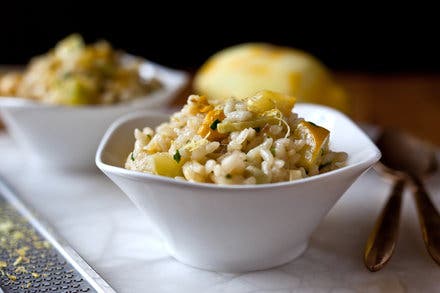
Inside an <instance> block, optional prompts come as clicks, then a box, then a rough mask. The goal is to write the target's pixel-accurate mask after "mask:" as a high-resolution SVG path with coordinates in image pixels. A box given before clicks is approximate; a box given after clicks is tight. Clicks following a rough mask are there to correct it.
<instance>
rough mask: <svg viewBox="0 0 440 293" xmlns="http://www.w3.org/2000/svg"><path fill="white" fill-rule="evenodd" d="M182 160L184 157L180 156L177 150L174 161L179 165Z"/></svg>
mask: <svg viewBox="0 0 440 293" xmlns="http://www.w3.org/2000/svg"><path fill="white" fill-rule="evenodd" d="M181 158H182V157H181V156H180V153H179V150H177V151H176V152H175V153H174V156H173V159H174V161H176V162H177V163H179V162H180V159H181Z"/></svg>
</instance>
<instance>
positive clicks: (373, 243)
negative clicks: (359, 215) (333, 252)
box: [364, 178, 405, 272]
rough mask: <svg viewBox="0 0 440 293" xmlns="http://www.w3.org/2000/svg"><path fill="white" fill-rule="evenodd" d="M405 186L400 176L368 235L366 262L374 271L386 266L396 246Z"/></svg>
mask: <svg viewBox="0 0 440 293" xmlns="http://www.w3.org/2000/svg"><path fill="white" fill-rule="evenodd" d="M404 186H405V180H404V179H402V178H399V179H397V180H396V181H395V183H394V186H393V189H392V192H391V195H390V198H389V199H388V201H387V203H386V204H385V207H384V208H383V209H382V212H381V213H380V215H379V218H378V219H377V220H376V223H375V225H374V228H373V230H372V231H371V233H370V235H369V237H368V240H367V245H366V247H365V253H364V263H365V266H366V267H367V268H368V269H369V270H370V271H372V272H376V271H378V270H380V269H381V268H383V267H384V266H385V264H386V263H387V262H388V261H389V260H390V258H391V256H392V255H393V252H394V248H395V247H396V242H397V237H398V231H399V219H400V210H401V205H402V193H403V188H404Z"/></svg>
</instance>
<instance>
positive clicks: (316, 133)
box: [295, 121, 330, 170]
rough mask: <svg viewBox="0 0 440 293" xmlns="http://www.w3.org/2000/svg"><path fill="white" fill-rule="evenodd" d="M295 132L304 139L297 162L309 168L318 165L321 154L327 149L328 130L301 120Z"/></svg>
mask: <svg viewBox="0 0 440 293" xmlns="http://www.w3.org/2000/svg"><path fill="white" fill-rule="evenodd" d="M295 134H296V136H297V137H299V138H301V139H303V140H305V141H306V145H305V146H304V148H303V152H304V153H303V156H302V157H301V159H300V161H299V164H300V165H302V166H304V168H305V169H306V170H310V168H311V167H312V166H316V165H318V163H319V162H320V161H321V157H322V155H323V154H324V153H325V152H326V151H327V150H328V142H329V137H330V131H328V130H327V129H326V128H324V127H321V126H318V125H316V124H314V123H312V122H307V121H302V122H300V123H299V125H298V128H297V129H296V130H295Z"/></svg>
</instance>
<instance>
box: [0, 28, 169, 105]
mask: <svg viewBox="0 0 440 293" xmlns="http://www.w3.org/2000/svg"><path fill="white" fill-rule="evenodd" d="M142 63H143V59H142V58H140V57H135V56H130V55H127V54H125V53H124V52H120V51H115V50H113V48H112V47H111V45H110V44H109V43H108V42H106V41H99V42H96V43H94V44H90V45H86V44H85V43H84V40H83V38H82V37H81V36H80V35H78V34H73V35H70V36H68V37H66V38H64V39H63V40H61V41H59V42H58V43H57V45H56V46H55V48H54V49H52V50H50V51H49V52H47V53H45V54H44V55H41V56H37V57H33V58H32V60H31V62H30V63H29V64H28V65H27V66H26V69H25V70H24V71H22V72H10V73H6V74H5V75H4V76H0V96H7V97H22V98H28V99H32V100H34V101H38V102H42V103H47V104H58V105H70V106H75V105H76V106H77V105H98V104H115V103H120V102H124V101H129V100H133V99H136V98H141V97H143V98H148V97H149V94H150V93H151V92H153V91H155V90H158V89H160V88H161V86H162V84H161V82H160V81H159V80H158V79H157V78H156V77H155V76H154V72H150V74H148V72H143V74H139V72H140V67H141V66H142Z"/></svg>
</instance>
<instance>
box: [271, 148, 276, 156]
mask: <svg viewBox="0 0 440 293" xmlns="http://www.w3.org/2000/svg"><path fill="white" fill-rule="evenodd" d="M270 152H271V153H272V155H274V156H275V147H271V148H270Z"/></svg>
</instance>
